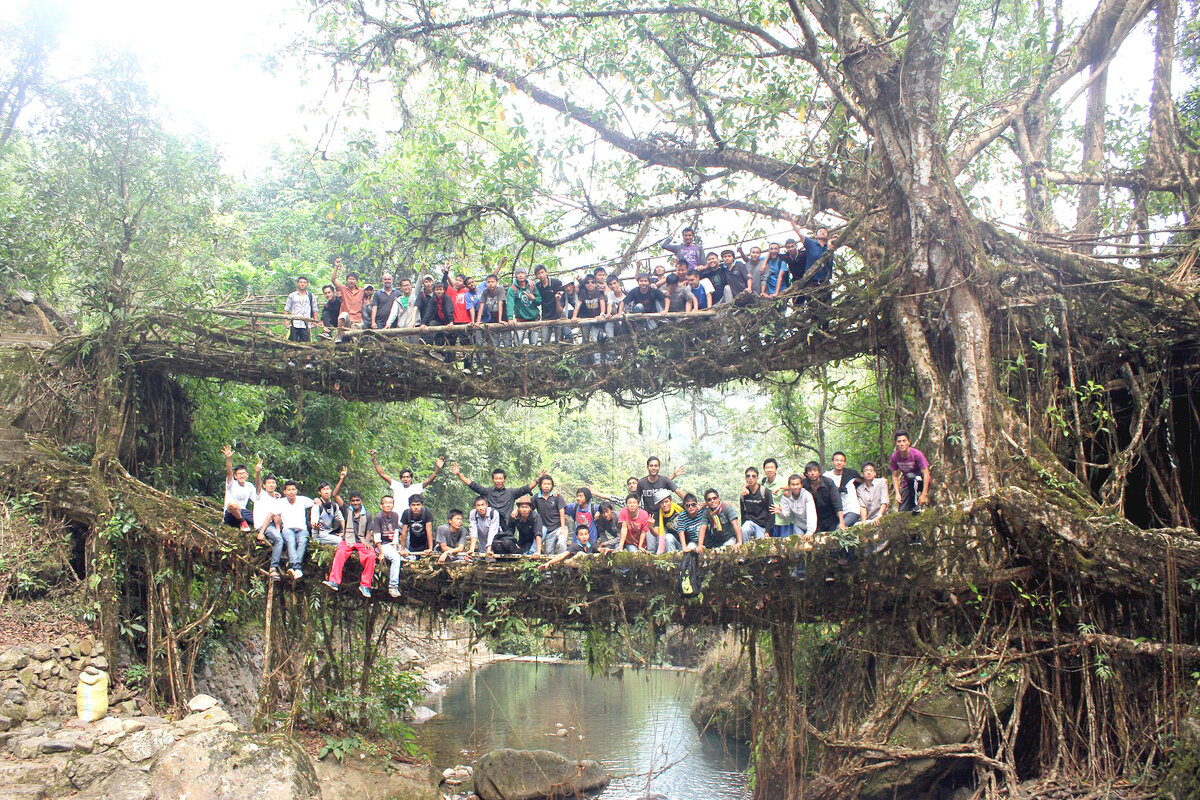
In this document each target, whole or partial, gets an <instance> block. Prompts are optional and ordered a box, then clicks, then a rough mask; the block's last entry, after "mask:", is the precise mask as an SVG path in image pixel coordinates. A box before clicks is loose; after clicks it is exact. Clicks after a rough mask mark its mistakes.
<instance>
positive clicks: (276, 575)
mask: <svg viewBox="0 0 1200 800" xmlns="http://www.w3.org/2000/svg"><path fill="white" fill-rule="evenodd" d="M282 577H283V576H282V575H280V574H279V567H271V580H273V581H277V580H279V579H280V578H282Z"/></svg>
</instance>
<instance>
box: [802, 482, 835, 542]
mask: <svg viewBox="0 0 1200 800" xmlns="http://www.w3.org/2000/svg"><path fill="white" fill-rule="evenodd" d="M800 485H801V486H803V487H804V488H805V489H808V491H809V493H810V494H812V496H813V503H814V504H815V505H816V507H817V530H818V531H836V530H837V527H838V512H839V511H841V510H842V493H841V492H840V491H839V490H838V487H837V484H836V483H834V482H833V481H831V480H830V479H829V478H826V477H825V476H824V475H822V476H821V477H820V478H818V479H817V482H816V485H815V487H814V485H813V483H812V481H810V480H809V479H808V478H807V477H805V478H804V479H803V480H802V481H800Z"/></svg>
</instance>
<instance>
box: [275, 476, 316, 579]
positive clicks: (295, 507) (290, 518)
mask: <svg viewBox="0 0 1200 800" xmlns="http://www.w3.org/2000/svg"><path fill="white" fill-rule="evenodd" d="M312 507H313V501H312V500H311V499H309V498H307V497H305V496H304V495H302V494H300V487H299V486H297V485H296V482H295V481H285V482H284V484H283V499H282V500H280V501H279V503H278V504H277V505H276V508H277V509H278V511H279V518H280V521H281V522H282V524H283V544H284V546H286V547H287V554H288V571H289V572H290V573H291V576H292V580H293V581H298V580H300V579H301V578H303V577H304V572H303V571H302V570H301V569H300V566H301V564H303V563H304V553H305V551H306V550H307V549H308V510H309V509H310V508H312Z"/></svg>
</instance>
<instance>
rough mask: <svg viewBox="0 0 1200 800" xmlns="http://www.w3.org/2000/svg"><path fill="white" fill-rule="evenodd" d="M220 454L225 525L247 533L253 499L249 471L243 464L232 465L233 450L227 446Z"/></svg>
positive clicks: (250, 523)
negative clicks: (223, 476)
mask: <svg viewBox="0 0 1200 800" xmlns="http://www.w3.org/2000/svg"><path fill="white" fill-rule="evenodd" d="M221 452H222V453H224V454H225V524H226V525H229V526H231V527H234V528H241V529H242V530H244V531H249V530H251V527H250V526H251V525H252V524H253V522H254V515H253V514H251V513H250V501H251V500H253V499H254V484H252V483H250V470H248V469H246V465H245V464H238V465H237V466H236V467H235V466H234V465H233V448H232V447H230V446H229V445H225V447H224V448H223V449H222V450H221Z"/></svg>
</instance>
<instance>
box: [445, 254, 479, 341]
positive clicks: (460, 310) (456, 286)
mask: <svg viewBox="0 0 1200 800" xmlns="http://www.w3.org/2000/svg"><path fill="white" fill-rule="evenodd" d="M442 283H443V284H444V285H445V286H446V294H448V295H449V296H450V302H451V303H452V304H453V305H454V321H453V324H454V325H455V326H456V327H458V328H461V332H457V331H456V332H455V333H451V334H449V343H450V344H452V345H453V344H470V343H471V336H470V334H468V333H467V331H466V326H467V325H470V324H472V323H473V322H474V321H475V315H474V314H473V313H472V311H471V309H469V308H468V307H467V295H468V293H469V290H468V289H467V280H466V278H464V277H463V276H462V275H461V274H457V275H451V274H450V268H449V267H447V268H446V273H445V275H443V277H442Z"/></svg>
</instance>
